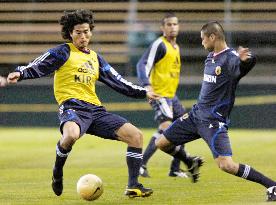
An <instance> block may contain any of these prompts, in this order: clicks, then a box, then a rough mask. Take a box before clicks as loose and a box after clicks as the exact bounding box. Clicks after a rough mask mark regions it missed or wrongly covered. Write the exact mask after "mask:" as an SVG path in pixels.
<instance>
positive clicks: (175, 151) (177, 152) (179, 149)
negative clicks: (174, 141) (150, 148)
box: [161, 145, 193, 168]
mask: <svg viewBox="0 0 276 205" xmlns="http://www.w3.org/2000/svg"><path fill="white" fill-rule="evenodd" d="M161 149H162V151H164V152H166V153H167V154H169V155H171V156H173V157H175V158H176V159H179V160H181V161H182V162H184V164H186V165H187V167H188V168H190V167H191V166H192V164H193V158H191V157H189V156H188V155H187V153H186V152H185V150H184V149H183V146H180V145H179V146H175V145H170V146H167V147H166V148H161Z"/></svg>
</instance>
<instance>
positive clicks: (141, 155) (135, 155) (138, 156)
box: [126, 152, 143, 159]
mask: <svg viewBox="0 0 276 205" xmlns="http://www.w3.org/2000/svg"><path fill="white" fill-rule="evenodd" d="M126 156H127V157H133V158H136V159H143V154H141V153H135V152H127V153H126Z"/></svg>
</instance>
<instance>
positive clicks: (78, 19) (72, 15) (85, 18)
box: [59, 9, 94, 40]
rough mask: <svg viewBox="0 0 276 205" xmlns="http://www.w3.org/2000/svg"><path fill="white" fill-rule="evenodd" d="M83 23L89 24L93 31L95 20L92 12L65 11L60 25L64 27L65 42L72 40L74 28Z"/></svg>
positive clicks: (62, 30)
mask: <svg viewBox="0 0 276 205" xmlns="http://www.w3.org/2000/svg"><path fill="white" fill-rule="evenodd" d="M83 23H88V24H89V27H90V30H91V31H92V30H93V28H94V19H93V13H92V11H90V10H86V9H80V10H76V11H64V15H63V16H62V17H61V18H60V20H59V24H60V25H61V26H62V28H61V35H62V38H64V39H65V40H72V38H71V36H70V33H72V32H73V30H74V26H75V25H78V24H83Z"/></svg>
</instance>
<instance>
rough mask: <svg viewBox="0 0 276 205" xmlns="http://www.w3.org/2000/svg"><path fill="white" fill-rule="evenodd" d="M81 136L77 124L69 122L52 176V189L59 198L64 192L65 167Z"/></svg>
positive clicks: (64, 127)
mask: <svg viewBox="0 0 276 205" xmlns="http://www.w3.org/2000/svg"><path fill="white" fill-rule="evenodd" d="M79 136H80V128H79V126H78V125H77V124H76V123H75V122H70V121H69V122H66V123H65V124H64V126H63V136H62V138H61V139H60V141H59V142H58V143H57V147H56V161H55V166H54V168H53V176H52V189H53V191H54V193H55V194H56V195H57V196H60V195H61V194H62V191H63V166H64V164H65V162H66V159H67V157H68V155H69V153H70V151H71V149H72V146H73V144H74V143H75V142H76V140H77V139H78V138H79Z"/></svg>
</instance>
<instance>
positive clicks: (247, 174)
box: [236, 164, 276, 188]
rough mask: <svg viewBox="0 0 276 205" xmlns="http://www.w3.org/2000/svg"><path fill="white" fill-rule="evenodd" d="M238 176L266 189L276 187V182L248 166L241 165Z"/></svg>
mask: <svg viewBox="0 0 276 205" xmlns="http://www.w3.org/2000/svg"><path fill="white" fill-rule="evenodd" d="M236 176H238V177H241V178H244V179H246V180H249V181H253V182H256V183H259V184H262V185H263V186H265V187H266V188H269V187H272V186H275V185H276V182H274V181H273V180H271V179H269V178H268V177H266V176H264V175H263V174H262V173H260V172H258V171H256V170H255V169H253V168H252V167H250V166H248V165H246V164H245V165H244V164H239V170H238V172H237V174H236Z"/></svg>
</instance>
